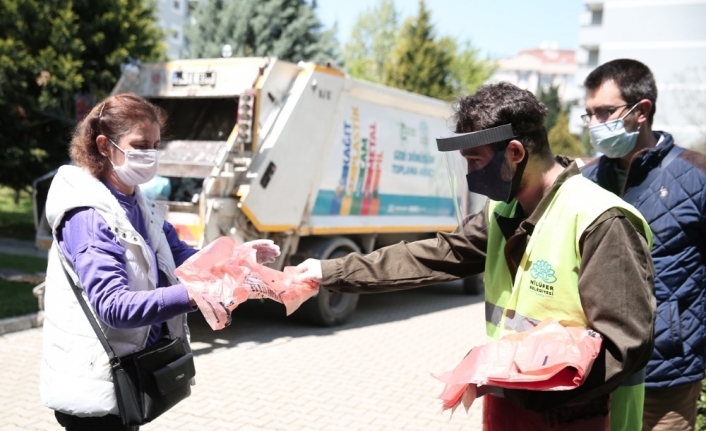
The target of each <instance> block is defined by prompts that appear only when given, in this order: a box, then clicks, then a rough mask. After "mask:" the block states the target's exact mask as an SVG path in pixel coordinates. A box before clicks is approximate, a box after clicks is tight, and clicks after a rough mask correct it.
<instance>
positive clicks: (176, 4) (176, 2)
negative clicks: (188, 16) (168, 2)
mask: <svg viewBox="0 0 706 431" xmlns="http://www.w3.org/2000/svg"><path fill="white" fill-rule="evenodd" d="M181 8H182V0H172V9H174V10H175V11H176V12H181Z"/></svg>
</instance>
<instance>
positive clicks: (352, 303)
mask: <svg viewBox="0 0 706 431" xmlns="http://www.w3.org/2000/svg"><path fill="white" fill-rule="evenodd" d="M358 251H360V249H359V248H358V246H357V245H356V243H354V242H353V241H351V240H349V239H348V238H342V237H339V238H334V239H332V240H329V241H325V242H323V243H320V244H319V245H318V246H317V247H316V250H315V252H316V256H317V258H318V259H336V258H339V257H343V256H345V255H347V254H349V253H353V252H358ZM358 296H359V295H358V294H353V293H338V292H332V291H329V290H327V289H325V288H321V287H320V288H319V294H318V295H316V296H315V297H313V298H311V299H309V300H308V301H306V302H305V303H303V304H302V305H301V307H299V310H297V311H296V312H295V315H296V316H298V317H299V318H301V319H302V320H305V321H307V322H311V323H315V324H317V325H322V326H339V325H343V324H344V323H346V322H347V321H348V320H350V318H351V316H353V313H354V312H355V309H356V307H357V306H358Z"/></svg>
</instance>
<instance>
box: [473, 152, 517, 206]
mask: <svg viewBox="0 0 706 431" xmlns="http://www.w3.org/2000/svg"><path fill="white" fill-rule="evenodd" d="M506 149H507V147H506ZM503 163H505V150H502V151H498V152H496V153H495V155H494V156H493V158H492V159H491V160H490V162H488V164H487V165H485V166H484V167H482V168H481V169H478V170H476V171H473V172H470V173H468V174H466V182H467V183H468V190H469V191H470V192H471V193H478V194H479V195H483V196H488V197H489V198H490V199H492V200H494V201H502V202H506V203H510V202H511V201H512V200H513V199H514V198H515V193H517V188H518V187H519V185H520V180H521V179H522V173H523V172H524V170H525V165H526V164H527V150H525V157H524V158H523V159H522V161H521V162H520V164H518V165H517V170H516V171H515V174H514V175H513V177H512V179H511V180H504V179H503V177H502V174H501V172H502V169H503Z"/></svg>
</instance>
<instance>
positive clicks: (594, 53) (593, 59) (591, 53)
mask: <svg viewBox="0 0 706 431" xmlns="http://www.w3.org/2000/svg"><path fill="white" fill-rule="evenodd" d="M586 65H588V66H598V49H589V50H588V61H587V62H586Z"/></svg>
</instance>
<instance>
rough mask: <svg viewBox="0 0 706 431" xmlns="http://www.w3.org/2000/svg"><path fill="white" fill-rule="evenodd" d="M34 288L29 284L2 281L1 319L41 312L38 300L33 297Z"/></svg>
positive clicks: (0, 296)
mask: <svg viewBox="0 0 706 431" xmlns="http://www.w3.org/2000/svg"><path fill="white" fill-rule="evenodd" d="M33 287H34V286H33V285H31V284H27V283H17V282H14V281H7V280H0V319H4V318H6V317H15V316H22V315H23V314H29V313H36V312H37V311H39V305H38V302H37V298H35V297H34V295H32V288H33Z"/></svg>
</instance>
